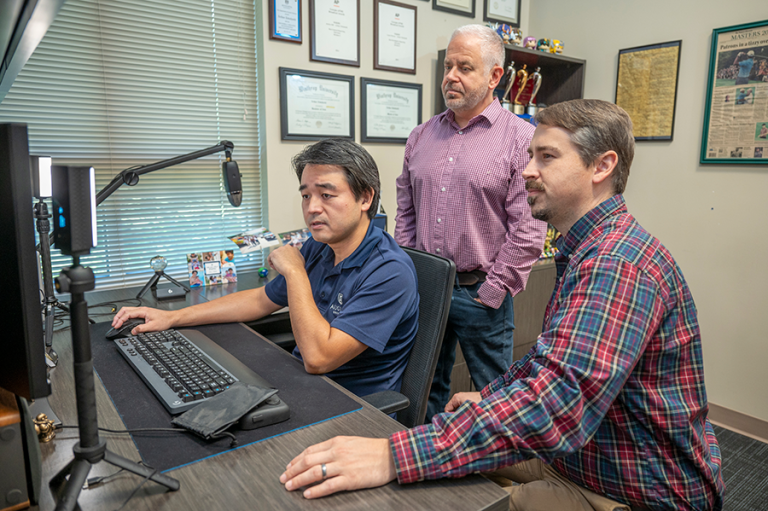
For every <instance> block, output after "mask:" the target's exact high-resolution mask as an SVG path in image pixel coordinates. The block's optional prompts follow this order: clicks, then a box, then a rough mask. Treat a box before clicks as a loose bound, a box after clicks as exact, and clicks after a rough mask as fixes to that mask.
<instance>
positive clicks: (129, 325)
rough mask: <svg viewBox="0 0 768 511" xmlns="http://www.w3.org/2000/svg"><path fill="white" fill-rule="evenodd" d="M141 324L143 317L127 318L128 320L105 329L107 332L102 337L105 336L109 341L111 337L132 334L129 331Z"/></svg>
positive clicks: (119, 337) (115, 337)
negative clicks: (120, 324)
mask: <svg viewBox="0 0 768 511" xmlns="http://www.w3.org/2000/svg"><path fill="white" fill-rule="evenodd" d="M143 324H144V320H143V319H129V320H128V321H125V322H124V323H123V324H122V326H120V327H116V328H115V327H113V328H110V329H109V330H108V331H107V333H106V334H105V335H104V337H106V338H107V339H109V340H110V341H111V340H112V339H122V338H123V337H130V336H131V335H132V333H131V332H132V331H133V329H134V328H136V327H137V326H139V325H143Z"/></svg>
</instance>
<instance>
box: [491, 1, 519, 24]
mask: <svg viewBox="0 0 768 511" xmlns="http://www.w3.org/2000/svg"><path fill="white" fill-rule="evenodd" d="M520 4H521V1H520V0H483V21H492V22H495V23H506V24H507V25H509V26H510V27H515V28H520Z"/></svg>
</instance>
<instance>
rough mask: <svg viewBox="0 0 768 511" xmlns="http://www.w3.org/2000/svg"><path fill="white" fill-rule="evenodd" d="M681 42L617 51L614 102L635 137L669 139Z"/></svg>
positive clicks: (639, 138)
mask: <svg viewBox="0 0 768 511" xmlns="http://www.w3.org/2000/svg"><path fill="white" fill-rule="evenodd" d="M681 48H682V41H671V42H668V43H660V44H651V45H648V46H637V47H635V48H628V49H626V50H619V72H618V76H617V78H616V104H617V105H619V106H620V107H621V108H623V109H624V110H626V111H627V113H628V114H629V117H630V118H631V119H632V126H633V131H634V134H635V140H636V141H640V140H672V136H673V132H674V127H675V104H676V103H677V101H676V99H677V75H678V72H679V69H680V50H681Z"/></svg>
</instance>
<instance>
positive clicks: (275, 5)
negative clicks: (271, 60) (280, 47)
mask: <svg viewBox="0 0 768 511" xmlns="http://www.w3.org/2000/svg"><path fill="white" fill-rule="evenodd" d="M267 2H268V5H269V38H270V39H276V40H278V41H288V42H291V43H298V44H301V42H302V41H301V0H267Z"/></svg>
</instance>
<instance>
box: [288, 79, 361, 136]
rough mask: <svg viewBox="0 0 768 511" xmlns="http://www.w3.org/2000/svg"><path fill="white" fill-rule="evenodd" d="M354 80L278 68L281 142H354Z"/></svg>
mask: <svg viewBox="0 0 768 511" xmlns="http://www.w3.org/2000/svg"><path fill="white" fill-rule="evenodd" d="M354 112H355V89H354V77H353V76H346V75H336V74H330V73H319V72H317V71H304V70H301V69H289V68H285V67H281V68H280V128H281V135H282V136H281V138H282V140H322V139H324V138H328V137H342V138H349V139H352V140H354V138H355V117H354Z"/></svg>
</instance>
